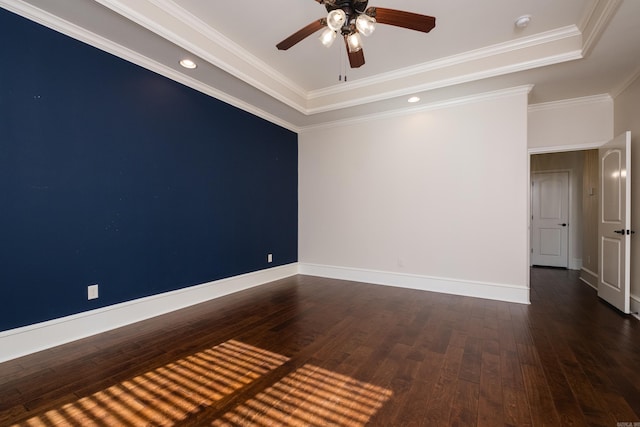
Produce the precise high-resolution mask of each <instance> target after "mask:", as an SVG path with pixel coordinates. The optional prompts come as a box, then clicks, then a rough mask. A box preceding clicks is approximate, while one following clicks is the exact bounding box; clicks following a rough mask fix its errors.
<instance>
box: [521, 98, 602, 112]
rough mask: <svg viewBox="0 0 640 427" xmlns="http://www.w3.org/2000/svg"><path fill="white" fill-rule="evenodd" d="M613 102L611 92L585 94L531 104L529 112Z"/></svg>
mask: <svg viewBox="0 0 640 427" xmlns="http://www.w3.org/2000/svg"><path fill="white" fill-rule="evenodd" d="M603 102H605V103H611V102H613V98H612V97H611V96H610V95H609V94H601V95H592V96H584V97H581V98H572V99H562V100H560V101H551V102H541V103H539V104H531V105H529V112H530V113H534V112H536V111H548V110H558V109H562V108H570V107H575V106H581V105H589V104H600V103H603Z"/></svg>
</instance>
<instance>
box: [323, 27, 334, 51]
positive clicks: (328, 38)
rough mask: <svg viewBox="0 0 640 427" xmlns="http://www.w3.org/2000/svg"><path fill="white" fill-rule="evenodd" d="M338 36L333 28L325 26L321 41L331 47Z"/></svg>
mask: <svg viewBox="0 0 640 427" xmlns="http://www.w3.org/2000/svg"><path fill="white" fill-rule="evenodd" d="M337 36H338V35H337V34H336V32H335V31H333V30H332V29H331V28H325V30H324V31H323V32H322V34H320V42H322V45H323V46H324V47H331V45H332V44H333V42H334V41H335V40H336V37H337Z"/></svg>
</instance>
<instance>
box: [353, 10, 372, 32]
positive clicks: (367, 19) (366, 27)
mask: <svg viewBox="0 0 640 427" xmlns="http://www.w3.org/2000/svg"><path fill="white" fill-rule="evenodd" d="M356 28H357V29H358V32H359V33H360V34H362V35H363V36H365V37H369V36H370V35H371V34H372V33H373V32H374V31H375V29H376V19H375V18H374V17H372V16H369V15H366V14H364V13H363V14H362V15H359V16H358V18H356Z"/></svg>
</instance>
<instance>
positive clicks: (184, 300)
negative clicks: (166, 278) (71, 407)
mask: <svg viewBox="0 0 640 427" xmlns="http://www.w3.org/2000/svg"><path fill="white" fill-rule="evenodd" d="M296 274H298V264H297V263H293V264H288V265H284V266H280V267H274V268H270V269H266V270H260V271H256V272H252V273H247V274H243V275H240V276H234V277H230V278H227V279H221V280H216V281H214V282H209V283H204V284H201V285H196V286H191V287H188V288H185V289H179V290H176V291H171V292H166V293H162V294H158V295H152V296H149V297H145V298H140V299H136V300H133V301H127V302H123V303H120V304H114V305H111V306H108V307H103V308H99V309H96V310H91V311H87V312H84V313H79V314H74V315H72V316H66V317H62V318H59V319H54V320H50V321H47V322H42V323H37V324H34V325H29V326H24V327H21V328H16V329H10V330H8V331H3V332H0V362H4V361H7V360H11V359H15V358H17V357H20V356H24V355H27V354H30V353H35V352H37V351H40V350H45V349H47V348H51V347H55V346H58V345H61V344H65V343H68V342H71V341H75V340H78V339H81V338H86V337H88V336H91V335H95V334H99V333H101V332H106V331H109V330H112V329H115V328H119V327H121V326H125V325H129V324H132V323H135V322H139V321H141V320H145V319H149V318H152V317H155V316H159V315H161V314H165V313H169V312H171V311H175V310H179V309H181V308H185V307H188V306H191V305H194V304H198V303H201V302H205V301H208V300H211V299H214V298H219V297H222V296H224V295H228V294H231V293H234V292H238V291H242V290H245V289H249V288H252V287H255V286H258V285H262V284H265V283H268V282H272V281H274V280H279V279H283V278H285V277H290V276H294V275H296Z"/></svg>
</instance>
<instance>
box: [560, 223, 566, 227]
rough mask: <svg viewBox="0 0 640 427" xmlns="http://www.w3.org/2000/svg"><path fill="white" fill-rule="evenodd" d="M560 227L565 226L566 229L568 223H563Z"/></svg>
mask: <svg viewBox="0 0 640 427" xmlns="http://www.w3.org/2000/svg"><path fill="white" fill-rule="evenodd" d="M558 225H561V226H563V227H566V226H567V223H566V222H563V223H562V224H558Z"/></svg>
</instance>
